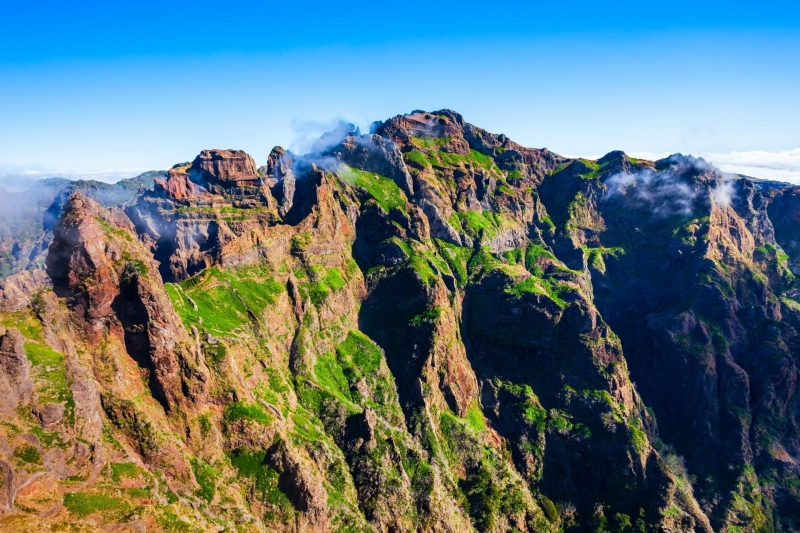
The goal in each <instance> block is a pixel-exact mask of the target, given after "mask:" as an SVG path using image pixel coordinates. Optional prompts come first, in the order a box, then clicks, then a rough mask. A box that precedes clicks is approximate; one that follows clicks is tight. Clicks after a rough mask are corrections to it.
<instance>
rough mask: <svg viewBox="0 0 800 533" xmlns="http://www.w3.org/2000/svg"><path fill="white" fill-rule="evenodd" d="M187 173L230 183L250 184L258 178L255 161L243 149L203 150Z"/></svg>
mask: <svg viewBox="0 0 800 533" xmlns="http://www.w3.org/2000/svg"><path fill="white" fill-rule="evenodd" d="M189 173H190V174H195V173H196V174H198V175H199V176H200V177H201V178H202V179H205V180H209V181H215V182H221V183H227V184H230V185H234V184H236V185H248V184H249V185H252V184H253V183H255V182H256V181H258V179H259V177H258V173H257V172H256V163H255V161H253V158H252V157H250V156H249V155H248V154H247V153H246V152H244V151H243V150H203V151H202V152H200V155H198V156H197V157H196V158H195V160H194V162H192V166H191V167H190V169H189Z"/></svg>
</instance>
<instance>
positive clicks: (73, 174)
mask: <svg viewBox="0 0 800 533" xmlns="http://www.w3.org/2000/svg"><path fill="white" fill-rule="evenodd" d="M148 170H152V169H147V168H126V169H121V170H90V171H59V170H43V169H24V168H22V169H21V168H19V167H0V189H4V190H6V191H8V192H21V191H26V190H28V189H29V188H30V187H31V186H32V185H33V184H34V183H35V182H37V181H39V180H43V179H47V178H63V179H68V180H71V181H77V180H95V181H102V182H105V183H116V182H118V181H119V180H122V179H126V178H133V177H135V176H138V175H139V174H142V173H143V172H147V171H148Z"/></svg>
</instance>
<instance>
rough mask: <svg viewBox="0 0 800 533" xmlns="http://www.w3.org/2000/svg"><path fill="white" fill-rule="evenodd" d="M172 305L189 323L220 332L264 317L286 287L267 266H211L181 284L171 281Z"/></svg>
mask: <svg viewBox="0 0 800 533" xmlns="http://www.w3.org/2000/svg"><path fill="white" fill-rule="evenodd" d="M165 285H166V289H167V294H168V295H169V297H170V300H171V301H172V305H173V306H174V307H175V310H176V311H177V312H178V314H179V315H180V317H181V319H182V320H183V322H184V324H186V325H187V326H190V325H195V326H197V328H198V329H201V330H203V329H205V330H206V331H209V332H211V333H214V334H217V335H225V334H227V333H231V332H233V331H234V330H236V329H237V328H239V327H242V326H243V325H245V324H247V323H249V321H250V320H251V319H252V317H254V316H255V317H258V316H260V315H261V314H262V313H263V312H264V310H265V309H266V308H267V307H268V306H271V305H273V304H274V303H275V298H276V296H277V295H279V294H280V293H282V292H283V291H284V290H285V289H284V287H283V285H281V284H280V283H277V282H276V281H275V280H274V278H272V277H271V276H270V273H269V271H267V270H266V269H265V268H263V267H258V266H256V267H243V268H238V269H230V270H223V269H221V268H219V267H216V266H214V267H211V268H209V269H207V270H205V271H203V272H201V273H200V274H198V275H196V276H194V277H192V278H189V279H187V280H185V281H182V282H181V283H179V284H173V283H167V284H165Z"/></svg>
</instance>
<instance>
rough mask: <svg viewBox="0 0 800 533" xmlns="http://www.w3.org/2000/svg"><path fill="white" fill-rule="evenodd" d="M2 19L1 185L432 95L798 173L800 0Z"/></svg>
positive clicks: (36, 12)
mask: <svg viewBox="0 0 800 533" xmlns="http://www.w3.org/2000/svg"><path fill="white" fill-rule="evenodd" d="M0 28H2V31H0V107H1V108H2V109H3V120H2V121H0V146H2V147H3V148H2V149H0V187H7V188H15V187H16V188H20V187H24V186H26V185H28V184H30V182H31V181H33V180H35V179H39V178H42V177H48V176H56V175H57V176H63V177H67V178H94V179H100V180H104V181H115V180H117V179H120V178H122V177H128V176H133V175H135V174H138V173H140V172H143V171H145V170H149V169H163V168H167V167H169V166H171V165H173V164H174V163H177V162H180V161H185V160H189V159H192V158H193V157H194V156H195V155H196V154H197V153H198V152H199V151H200V150H202V149H205V148H237V149H243V150H246V151H247V152H248V153H250V154H252V155H253V157H254V158H255V159H256V160H257V161H258V162H259V163H263V162H264V161H265V160H266V156H267V154H268V153H269V150H270V149H271V148H272V146H274V145H282V146H286V147H289V148H291V149H293V150H295V151H299V152H302V151H303V149H304V146H305V145H306V144H307V143H308V142H309V139H312V138H313V137H314V136H315V135H318V134H320V133H322V132H323V131H325V130H326V128H329V127H330V126H331V125H332V124H334V123H335V122H336V121H338V120H339V119H342V118H343V119H345V120H348V121H350V122H353V123H355V124H356V125H358V126H360V127H361V128H362V129H367V128H368V127H369V124H370V123H371V122H372V121H374V120H384V119H386V118H389V117H391V116H393V115H396V114H401V113H407V112H410V111H412V110H413V109H427V110H435V109H440V108H450V109H454V110H456V111H458V112H459V113H461V114H463V115H464V117H465V119H466V120H468V121H469V122H472V123H473V124H476V125H479V126H481V127H483V128H486V129H488V130H489V131H493V132H497V133H505V134H506V135H508V136H509V137H510V138H512V139H514V140H515V141H517V142H519V143H521V144H524V145H526V146H531V147H544V146H546V147H548V148H549V149H550V150H552V151H555V152H557V153H560V154H564V155H572V156H576V155H580V156H586V157H598V156H601V155H603V154H605V153H607V152H609V151H611V150H615V149H621V150H624V151H626V152H627V153H631V154H633V155H640V156H650V157H658V156H662V155H664V154H668V153H674V152H682V153H690V154H693V155H696V156H703V157H705V158H706V159H708V160H710V161H712V162H713V163H715V164H716V165H717V166H719V167H720V168H721V169H722V170H724V171H728V172H737V173H742V174H746V175H750V176H755V177H760V178H766V179H778V180H783V181H793V182H797V183H800V105H798V102H797V94H800V61H797V58H798V57H800V31H798V30H800V7H799V6H798V5H797V4H795V3H789V2H762V3H760V4H759V5H758V6H753V5H752V4H745V3H744V2H728V3H725V4H723V3H721V2H692V3H689V2H674V3H671V4H670V5H669V6H666V7H659V6H643V5H641V4H640V3H636V2H615V3H613V4H612V5H604V6H598V5H595V4H594V3H590V2H566V3H559V5H557V6H556V5H554V4H547V5H533V4H532V3H522V2H507V3H504V4H503V5H502V6H498V7H497V8H496V9H494V10H489V9H487V8H486V4H484V3H478V2H462V3H460V4H459V5H458V7H446V6H436V5H430V3H422V2H413V1H412V2H406V3H404V4H403V5H402V6H401V5H382V6H380V7H376V6H375V5H373V4H372V3H368V2H351V3H349V4H347V9H345V6H342V5H339V4H334V3H322V2H306V3H304V4H302V5H285V4H284V5H264V4H257V3H255V2H236V3H230V4H227V5H226V7H225V9H224V10H221V9H219V7H217V6H216V4H212V3H211V2H193V3H189V2H171V3H169V5H162V4H159V3H155V2H149V1H148V2H137V3H135V4H134V3H115V4H114V5H107V4H106V3H100V2H81V3H78V4H73V5H71V6H64V5H62V4H58V3H55V2H47V1H45V2H39V3H36V4H33V5H26V4H23V3H18V4H15V5H10V6H7V7H5V8H4V15H3V20H2V21H0Z"/></svg>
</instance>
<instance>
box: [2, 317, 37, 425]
mask: <svg viewBox="0 0 800 533" xmlns="http://www.w3.org/2000/svg"><path fill="white" fill-rule="evenodd" d="M0 390H2V391H3V394H2V395H0V411H3V412H5V413H13V412H14V411H15V410H16V409H17V407H18V406H19V405H20V404H25V403H29V402H30V401H31V393H32V391H33V380H32V379H31V365H30V363H29V362H28V358H27V356H26V355H25V338H24V337H23V336H22V334H21V333H20V332H19V331H17V330H16V329H9V330H7V331H6V333H5V335H3V336H2V337H0Z"/></svg>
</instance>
